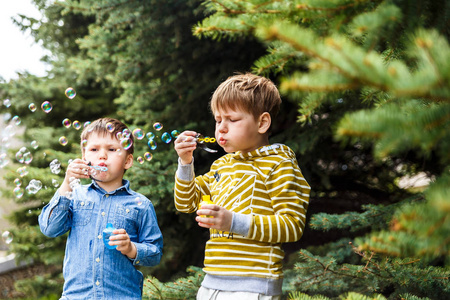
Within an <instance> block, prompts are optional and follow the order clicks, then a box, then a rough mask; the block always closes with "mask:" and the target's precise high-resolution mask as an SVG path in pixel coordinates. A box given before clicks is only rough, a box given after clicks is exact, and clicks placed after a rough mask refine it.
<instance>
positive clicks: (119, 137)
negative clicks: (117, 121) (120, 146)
mask: <svg viewBox="0 0 450 300" xmlns="http://www.w3.org/2000/svg"><path fill="white" fill-rule="evenodd" d="M116 138H117V139H118V140H119V141H120V140H121V139H123V134H122V132H117V133H116Z"/></svg>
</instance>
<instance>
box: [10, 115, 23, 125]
mask: <svg viewBox="0 0 450 300" xmlns="http://www.w3.org/2000/svg"><path fill="white" fill-rule="evenodd" d="M11 120H12V121H13V122H14V124H16V125H20V123H21V122H22V120H21V119H20V118H19V116H14V117H13V118H12V119H11Z"/></svg>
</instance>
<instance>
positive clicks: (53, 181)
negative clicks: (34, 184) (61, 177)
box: [52, 178, 59, 188]
mask: <svg viewBox="0 0 450 300" xmlns="http://www.w3.org/2000/svg"><path fill="white" fill-rule="evenodd" d="M52 185H53V186H54V187H55V188H57V187H58V186H59V182H58V180H56V179H54V178H53V179H52Z"/></svg>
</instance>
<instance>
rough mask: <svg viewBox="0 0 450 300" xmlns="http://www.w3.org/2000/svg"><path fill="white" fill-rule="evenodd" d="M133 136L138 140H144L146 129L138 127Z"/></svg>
mask: <svg viewBox="0 0 450 300" xmlns="http://www.w3.org/2000/svg"><path fill="white" fill-rule="evenodd" d="M133 136H134V137H135V138H137V139H138V140H142V139H143V138H144V131H143V130H142V129H140V128H136V129H135V130H133Z"/></svg>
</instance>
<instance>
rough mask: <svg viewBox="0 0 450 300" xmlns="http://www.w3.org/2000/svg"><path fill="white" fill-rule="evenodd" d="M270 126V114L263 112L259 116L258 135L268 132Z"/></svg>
mask: <svg viewBox="0 0 450 300" xmlns="http://www.w3.org/2000/svg"><path fill="white" fill-rule="evenodd" d="M270 124H272V118H271V117H270V114H269V113H268V112H263V113H262V114H261V115H260V116H259V128H258V132H259V133H260V134H264V133H266V132H267V131H268V130H269V128H270Z"/></svg>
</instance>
